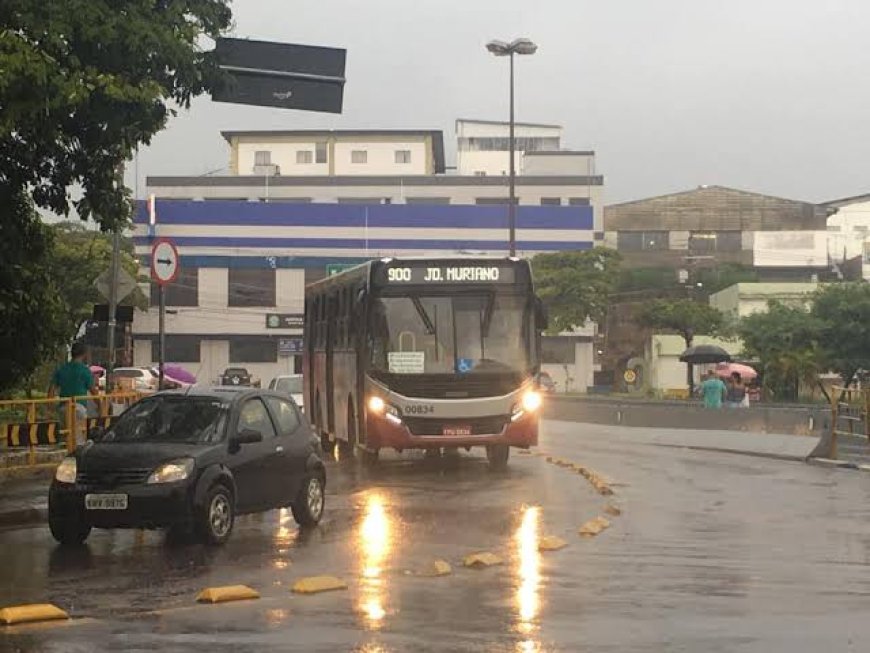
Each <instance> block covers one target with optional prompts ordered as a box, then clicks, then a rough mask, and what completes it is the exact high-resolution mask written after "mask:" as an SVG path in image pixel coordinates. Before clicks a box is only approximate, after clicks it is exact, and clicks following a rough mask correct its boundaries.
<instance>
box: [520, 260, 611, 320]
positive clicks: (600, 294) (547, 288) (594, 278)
mask: <svg viewBox="0 0 870 653" xmlns="http://www.w3.org/2000/svg"><path fill="white" fill-rule="evenodd" d="M620 260H621V258H620V256H619V253H618V252H616V251H615V250H612V249H605V248H603V247H596V248H594V249H591V250H586V251H582V252H577V251H572V252H554V253H552V254H538V255H537V256H535V257H534V259H532V269H533V271H534V275H535V288H536V290H537V292H538V295H539V296H540V297H541V300H542V301H543V302H544V305H545V306H546V307H547V310H548V311H549V313H550V330H551V331H553V332H559V331H570V330H571V329H573V328H575V327H581V326H583V325H584V324H585V323H586V321H587V320H590V319H591V320H596V321H600V320H601V319H603V318H604V316H605V314H606V312H607V305H608V298H609V296H610V293H611V292H613V289H614V287H615V283H616V279H617V278H618V273H619V263H620Z"/></svg>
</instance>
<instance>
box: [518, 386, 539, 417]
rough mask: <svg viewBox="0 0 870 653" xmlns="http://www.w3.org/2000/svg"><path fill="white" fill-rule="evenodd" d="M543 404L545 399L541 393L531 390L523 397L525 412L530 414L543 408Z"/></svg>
mask: <svg viewBox="0 0 870 653" xmlns="http://www.w3.org/2000/svg"><path fill="white" fill-rule="evenodd" d="M542 403H543V398H542V397H541V393H540V392H536V391H535V390H529V391H528V392H526V393H525V394H524V395H523V400H522V406H523V410H524V411H526V412H529V413H533V412H535V411H536V410H538V409H539V408H540V407H541V404H542Z"/></svg>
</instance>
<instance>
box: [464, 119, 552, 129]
mask: <svg viewBox="0 0 870 653" xmlns="http://www.w3.org/2000/svg"><path fill="white" fill-rule="evenodd" d="M461 122H464V123H471V124H473V125H504V126H508V125H510V123H509V122H508V121H506V120H476V119H474V118H457V119H456V124H457V125H458V124H459V123H461ZM514 126H515V127H542V128H544V129H562V125H553V124H547V123H542V122H517V121H514Z"/></svg>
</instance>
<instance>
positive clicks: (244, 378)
mask: <svg viewBox="0 0 870 653" xmlns="http://www.w3.org/2000/svg"><path fill="white" fill-rule="evenodd" d="M220 384H221V385H236V386H252V387H257V388H259V387H260V381H259V380H258V379H255V378H254V377H253V376H252V375H251V373H250V372H248V370H246V369H245V368H244V367H228V368H227V369H225V370H224V373H223V374H221V378H220Z"/></svg>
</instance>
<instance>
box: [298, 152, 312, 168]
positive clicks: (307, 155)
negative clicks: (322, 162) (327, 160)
mask: <svg viewBox="0 0 870 653" xmlns="http://www.w3.org/2000/svg"><path fill="white" fill-rule="evenodd" d="M296 163H298V164H299V165H308V164H309V163H314V152H312V151H311V150H297V151H296Z"/></svg>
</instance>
